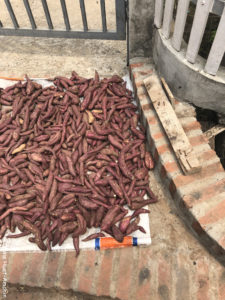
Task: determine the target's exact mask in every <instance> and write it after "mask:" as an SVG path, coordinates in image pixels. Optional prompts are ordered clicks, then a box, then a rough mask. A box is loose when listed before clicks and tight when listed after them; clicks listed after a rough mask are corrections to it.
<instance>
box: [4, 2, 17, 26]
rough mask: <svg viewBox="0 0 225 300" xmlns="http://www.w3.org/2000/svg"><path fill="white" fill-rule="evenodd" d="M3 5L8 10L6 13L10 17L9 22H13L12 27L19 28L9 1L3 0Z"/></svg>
mask: <svg viewBox="0 0 225 300" xmlns="http://www.w3.org/2000/svg"><path fill="white" fill-rule="evenodd" d="M5 5H6V7H7V9H8V12H9V15H10V18H11V20H12V22H13V25H14V27H15V28H19V24H18V22H17V19H16V16H15V14H14V11H13V9H12V5H11V3H10V1H9V0H5Z"/></svg>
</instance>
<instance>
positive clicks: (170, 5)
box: [162, 0, 174, 39]
mask: <svg viewBox="0 0 225 300" xmlns="http://www.w3.org/2000/svg"><path fill="white" fill-rule="evenodd" d="M173 9H174V0H166V3H165V10H164V17H163V26H162V34H163V36H164V37H165V38H166V39H169V37H170V29H171V22H172V18H173Z"/></svg>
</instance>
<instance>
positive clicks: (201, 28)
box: [186, 0, 214, 64]
mask: <svg viewBox="0 0 225 300" xmlns="http://www.w3.org/2000/svg"><path fill="white" fill-rule="evenodd" d="M213 2H214V0H198V2H197V6H196V11H195V16H194V21H193V25H192V29H191V35H190V39H189V42H188V48H187V54H186V58H187V60H188V61H189V62H190V63H193V64H194V63H195V60H196V57H197V55H198V51H199V48H200V45H201V42H202V38H203V34H204V32H205V27H206V23H207V20H208V16H209V11H210V9H211V7H212V5H213Z"/></svg>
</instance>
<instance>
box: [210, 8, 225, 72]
mask: <svg viewBox="0 0 225 300" xmlns="http://www.w3.org/2000/svg"><path fill="white" fill-rule="evenodd" d="M224 28H225V7H224V9H223V14H222V16H221V19H220V23H219V26H218V28H217V31H216V36H215V38H214V41H213V44H212V47H211V50H210V52H209V56H208V59H207V62H206V66H205V72H206V73H209V74H211V75H216V73H217V71H218V69H219V67H220V63H221V61H222V58H223V55H224V52H225V33H224Z"/></svg>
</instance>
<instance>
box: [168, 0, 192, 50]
mask: <svg viewBox="0 0 225 300" xmlns="http://www.w3.org/2000/svg"><path fill="white" fill-rule="evenodd" d="M189 3H190V0H179V2H178V6H177V15H176V20H175V25H174V32H173V37H172V46H173V48H174V49H175V50H177V51H180V48H181V43H182V40H183V35H184V28H185V24H186V19H187V13H188V8H189Z"/></svg>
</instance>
